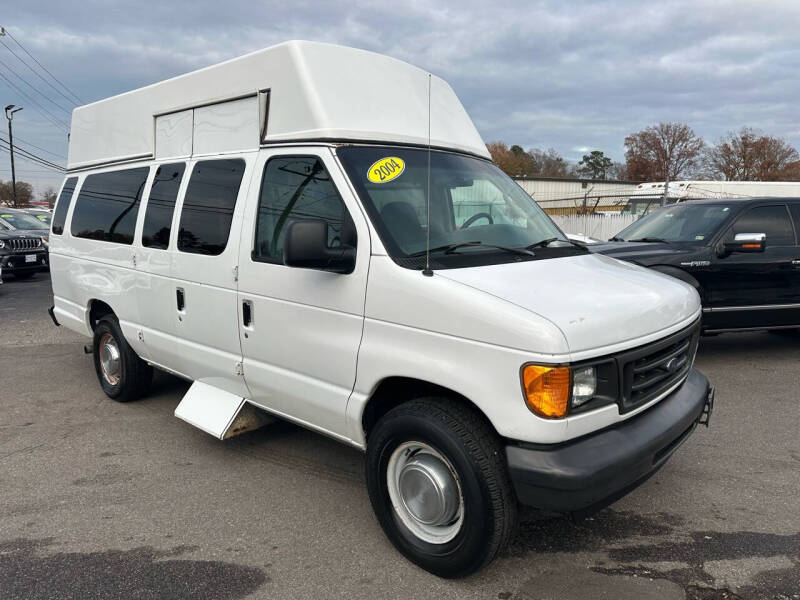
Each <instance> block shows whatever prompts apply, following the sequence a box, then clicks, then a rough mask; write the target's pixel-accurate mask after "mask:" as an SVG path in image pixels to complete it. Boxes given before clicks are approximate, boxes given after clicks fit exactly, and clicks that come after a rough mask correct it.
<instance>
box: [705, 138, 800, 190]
mask: <svg viewBox="0 0 800 600" xmlns="http://www.w3.org/2000/svg"><path fill="white" fill-rule="evenodd" d="M798 159H800V155H798V153H797V150H795V149H794V148H793V147H792V146H791V145H790V144H789V143H788V142H786V141H785V140H782V139H780V138H775V137H771V136H768V135H764V134H763V133H761V132H760V131H756V130H755V129H752V128H751V127H742V129H740V130H739V131H737V132H730V133H728V135H727V136H725V137H723V138H721V139H720V140H719V141H718V142H717V144H716V145H715V146H712V147H711V148H709V149H708V150H707V151H706V153H705V157H704V161H705V165H706V169H707V170H708V171H709V172H710V173H711V174H713V175H714V176H715V177H719V178H721V179H726V180H728V181H776V180H779V179H783V178H785V177H786V176H787V175H790V173H787V172H786V170H787V168H788V167H789V166H790V165H791V164H792V163H794V162H796V161H797V160H798Z"/></svg>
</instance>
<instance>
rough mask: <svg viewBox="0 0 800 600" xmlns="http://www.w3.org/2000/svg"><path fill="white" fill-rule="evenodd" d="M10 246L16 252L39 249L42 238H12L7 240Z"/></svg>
mask: <svg viewBox="0 0 800 600" xmlns="http://www.w3.org/2000/svg"><path fill="white" fill-rule="evenodd" d="M6 242H7V243H8V247H9V248H11V250H13V251H14V252H23V251H25V250H38V249H39V248H41V247H42V240H41V238H11V239H10V240H6Z"/></svg>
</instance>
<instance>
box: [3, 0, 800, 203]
mask: <svg viewBox="0 0 800 600" xmlns="http://www.w3.org/2000/svg"><path fill="white" fill-rule="evenodd" d="M798 23H800V2H797V1H796V0H771V1H760V0H752V1H750V2H745V1H721V0H720V1H709V0H693V1H683V0H662V1H660V2H638V1H631V2H628V1H623V0H617V1H608V2H582V1H580V0H572V1H571V2H564V1H563V0H561V1H554V2H546V1H544V2H505V1H503V0H494V1H488V2H487V1H486V0H480V1H474V0H459V1H458V2H431V1H421V0H407V1H406V2H385V1H380V2H371V1H370V2H367V1H363V0H350V1H349V2H308V1H302V0H293V1H288V2H287V1H286V0H283V1H280V2H273V1H265V0H247V1H238V0H214V1H210V0H192V1H172V2H163V1H162V2H157V3H150V2H147V1H144V0H142V1H137V2H133V1H115V0H81V1H80V2H73V1H71V0H50V1H40V0H23V1H19V2H15V3H13V4H11V5H10V6H9V5H8V4H7V5H6V6H5V8H4V10H3V11H2V13H0V26H3V27H5V28H6V29H8V31H9V32H10V33H11V35H12V36H14V38H15V39H16V40H18V41H19V42H21V43H22V45H23V46H24V47H25V48H26V49H27V50H28V51H29V52H30V53H31V54H32V55H33V56H34V57H36V59H38V60H39V61H40V62H41V63H42V64H43V65H44V66H45V67H47V68H48V69H49V70H50V71H51V72H52V73H53V74H55V75H56V77H58V79H60V80H61V81H63V82H64V83H65V84H66V85H67V86H68V88H69V89H70V90H71V91H72V92H74V93H75V94H76V95H77V96H78V97H79V98H80V99H81V100H82V101H84V102H90V101H93V100H98V99H100V98H104V97H106V96H110V95H113V94H117V93H120V92H123V91H126V90H130V89H133V88H136V87H140V86H142V85H146V84H149V83H153V82H155V81H159V80H161V79H165V78H167V77H172V76H174V75H178V74H180V73H184V72H186V71H190V70H192V69H195V68H198V67H202V66H206V65H209V64H212V63H215V62H219V61H221V60H224V59H227V58H231V57H234V56H237V55H240V54H244V53H246V52H249V51H252V50H256V49H259V48H263V47H265V46H269V45H272V44H275V43H278V42H282V41H285V40H289V39H308V40H318V41H326V42H334V43H339V44H345V45H350V46H356V47H359V48H365V49H368V50H374V51H377V52H382V53H386V54H389V55H392V56H394V57H396V58H400V59H403V60H406V61H408V62H411V63H413V64H415V65H418V66H420V67H422V68H425V69H428V70H430V71H432V72H433V73H435V74H437V75H440V76H442V77H443V78H445V79H446V80H448V81H449V82H450V84H451V85H452V86H453V88H454V89H455V91H456V93H457V94H458V95H459V96H460V97H461V100H462V102H463V103H464V105H465V106H466V108H467V110H468V111H469V113H470V114H471V115H472V117H473V119H474V121H475V123H476V125H477V127H478V129H479V131H480V132H481V134H482V135H483V137H484V139H485V140H486V141H493V140H503V141H506V142H508V143H509V144H511V143H517V144H520V145H522V146H524V147H525V148H529V147H541V148H548V147H553V148H555V149H556V150H558V151H559V152H561V153H562V154H564V155H565V156H566V157H568V158H569V159H571V160H578V159H580V157H581V155H582V154H583V153H584V152H585V151H587V150H589V149H600V150H603V151H605V152H606V154H608V155H610V156H611V157H612V158H614V159H616V160H621V159H622V157H623V148H622V140H623V138H624V137H625V135H627V134H628V133H630V132H632V131H637V130H639V129H641V128H643V127H646V126H647V125H649V124H652V123H655V122H658V121H664V120H675V121H685V122H687V123H689V124H690V125H691V126H692V127H693V128H694V129H695V131H696V132H697V133H698V134H700V135H701V136H703V137H704V138H705V139H707V140H709V141H714V140H716V139H718V138H719V137H720V136H721V135H723V134H724V133H726V132H727V131H730V130H733V129H738V128H740V127H741V126H743V125H748V126H752V127H756V128H759V129H762V130H764V131H765V132H767V133H769V134H771V135H776V136H779V137H784V138H786V139H787V140H788V141H790V142H791V143H792V144H794V145H795V146H796V147H800V110H798V104H799V103H798V99H799V98H800V76H798V75H799V73H798V67H800V37H798V33H797V25H798ZM0 41H3V42H4V43H5V44H6V45H7V46H8V48H11V49H12V50H14V51H15V52H16V53H17V54H19V55H20V56H22V57H23V58H25V59H26V60H28V62H29V63H31V64H34V63H32V61H31V60H30V58H29V57H28V56H27V55H25V54H24V52H23V51H21V50H20V48H19V46H17V45H15V43H14V41H13V40H12V39H10V38H9V37H8V36H5V37H0ZM8 48H6V47H5V46H2V45H0V61H2V62H1V63H0V74H2V75H4V76H5V77H6V79H7V80H8V81H11V82H12V83H14V84H15V85H16V86H17V87H18V88H19V90H22V91H23V92H25V93H26V94H27V95H28V96H29V98H33V99H34V100H35V101H36V102H38V103H39V104H40V105H41V107H42V108H44V109H46V110H47V111H48V112H49V113H51V114H50V115H47V114H44V111H43V110H41V109H40V108H38V107H37V106H36V105H35V103H33V102H32V101H31V100H29V99H26V97H25V96H24V95H22V94H21V93H20V91H18V90H15V89H14V88H13V87H11V86H10V85H9V83H7V81H5V80H4V79H2V78H0V105H1V106H5V105H6V104H17V105H22V106H24V107H25V110H24V111H23V112H22V113H20V114H18V115H17V117H15V121H14V126H15V129H14V131H15V133H16V137H17V138H18V139H19V140H20V145H24V144H28V145H27V146H24V147H27V148H28V149H30V150H31V151H33V152H35V153H37V154H39V155H41V156H43V157H46V158H49V159H52V160H54V161H55V162H61V163H62V164H63V162H64V157H65V156H66V130H65V129H64V127H63V126H59V125H58V123H59V122H66V123H68V122H69V113H68V112H65V110H64V109H65V108H66V109H68V108H70V104H69V103H68V102H67V100H66V99H65V96H66V97H69V94H68V93H65V94H64V96H61V95H59V94H58V93H57V92H56V91H55V90H54V89H53V88H51V87H48V86H47V85H46V84H45V83H44V82H43V80H42V79H39V78H38V77H37V76H36V75H35V74H34V73H33V72H32V71H31V70H29V69H28V68H27V67H26V66H25V65H23V64H22V63H20V62H19V61H18V60H17V58H16V57H14V56H13V54H11V53H10V51H9V50H8ZM34 66H36V65H35V64H34ZM15 72H16V74H18V75H19V76H21V77H22V79H23V80H24V81H21V80H20V78H19V77H18V76H17V75H15ZM45 78H46V76H45ZM30 86H33V87H35V88H37V89H38V90H39V91H41V92H42V94H43V95H44V96H46V97H47V98H45V97H44V96H43V95H41V94H39V93H38V92H35V91H33V90H32V89H31V87H30ZM56 87H58V86H57V85H56ZM59 105H60V106H61V108H59ZM1 135H2V137H3V138H5V137H6V134H5V133H2V134H1ZM15 141H16V140H15ZM30 144H34V145H36V146H39V147H40V148H41V149H43V150H47V151H48V152H50V153H52V154H48V153H45V152H44V151H43V150H39V149H36V148H33V147H31V146H30ZM59 156H60V157H61V158H58V157H59ZM19 166H20V171H21V173H20V175H19V177H20V179H25V180H29V181H33V182H34V183H35V185H36V187H37V190H42V189H43V188H44V187H45V186H46V185H48V184H53V185H56V184H57V183H58V181H59V177H58V176H57V175H55V174H52V173H50V174H49V173H46V172H43V169H42V168H41V167H39V166H35V165H34V166H32V165H31V164H30V163H28V164H25V163H22V162H20V163H19ZM9 178H10V171H9V165H8V154H7V153H5V152H2V151H0V179H9Z"/></svg>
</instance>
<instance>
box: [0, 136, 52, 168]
mask: <svg viewBox="0 0 800 600" xmlns="http://www.w3.org/2000/svg"><path fill="white" fill-rule="evenodd" d="M0 142H2V143H4V144H6V145H7V146H9V145H10V144H9V141H8V140H7V139H5V138H3V137H2V136H0ZM14 150H16V151H17V152H20V153H22V154H25V155H28V156H30V157H31V158H35V159H36V160H40V161H42V162H44V163H47V165H49V166H51V167H56V168H58V169H64V167H62V166H61V165H59V164H57V163H54V162H53V161H50V160H47V159H46V158H42V157H41V156H37V155H36V154H34V153H33V152H29V151H28V150H25V149H24V148H20V147H19V146H17V145H16V144H14Z"/></svg>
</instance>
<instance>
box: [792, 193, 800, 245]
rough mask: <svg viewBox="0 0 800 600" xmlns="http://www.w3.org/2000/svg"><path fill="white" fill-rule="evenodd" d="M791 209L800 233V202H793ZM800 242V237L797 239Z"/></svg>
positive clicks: (799, 233) (795, 227)
mask: <svg viewBox="0 0 800 600" xmlns="http://www.w3.org/2000/svg"><path fill="white" fill-rule="evenodd" d="M789 210H790V211H791V213H792V219H794V229H795V231H797V232H798V235H800V203H797V202H795V203H793V204H790V205H789ZM797 241H798V243H800V239H799V240H797Z"/></svg>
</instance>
